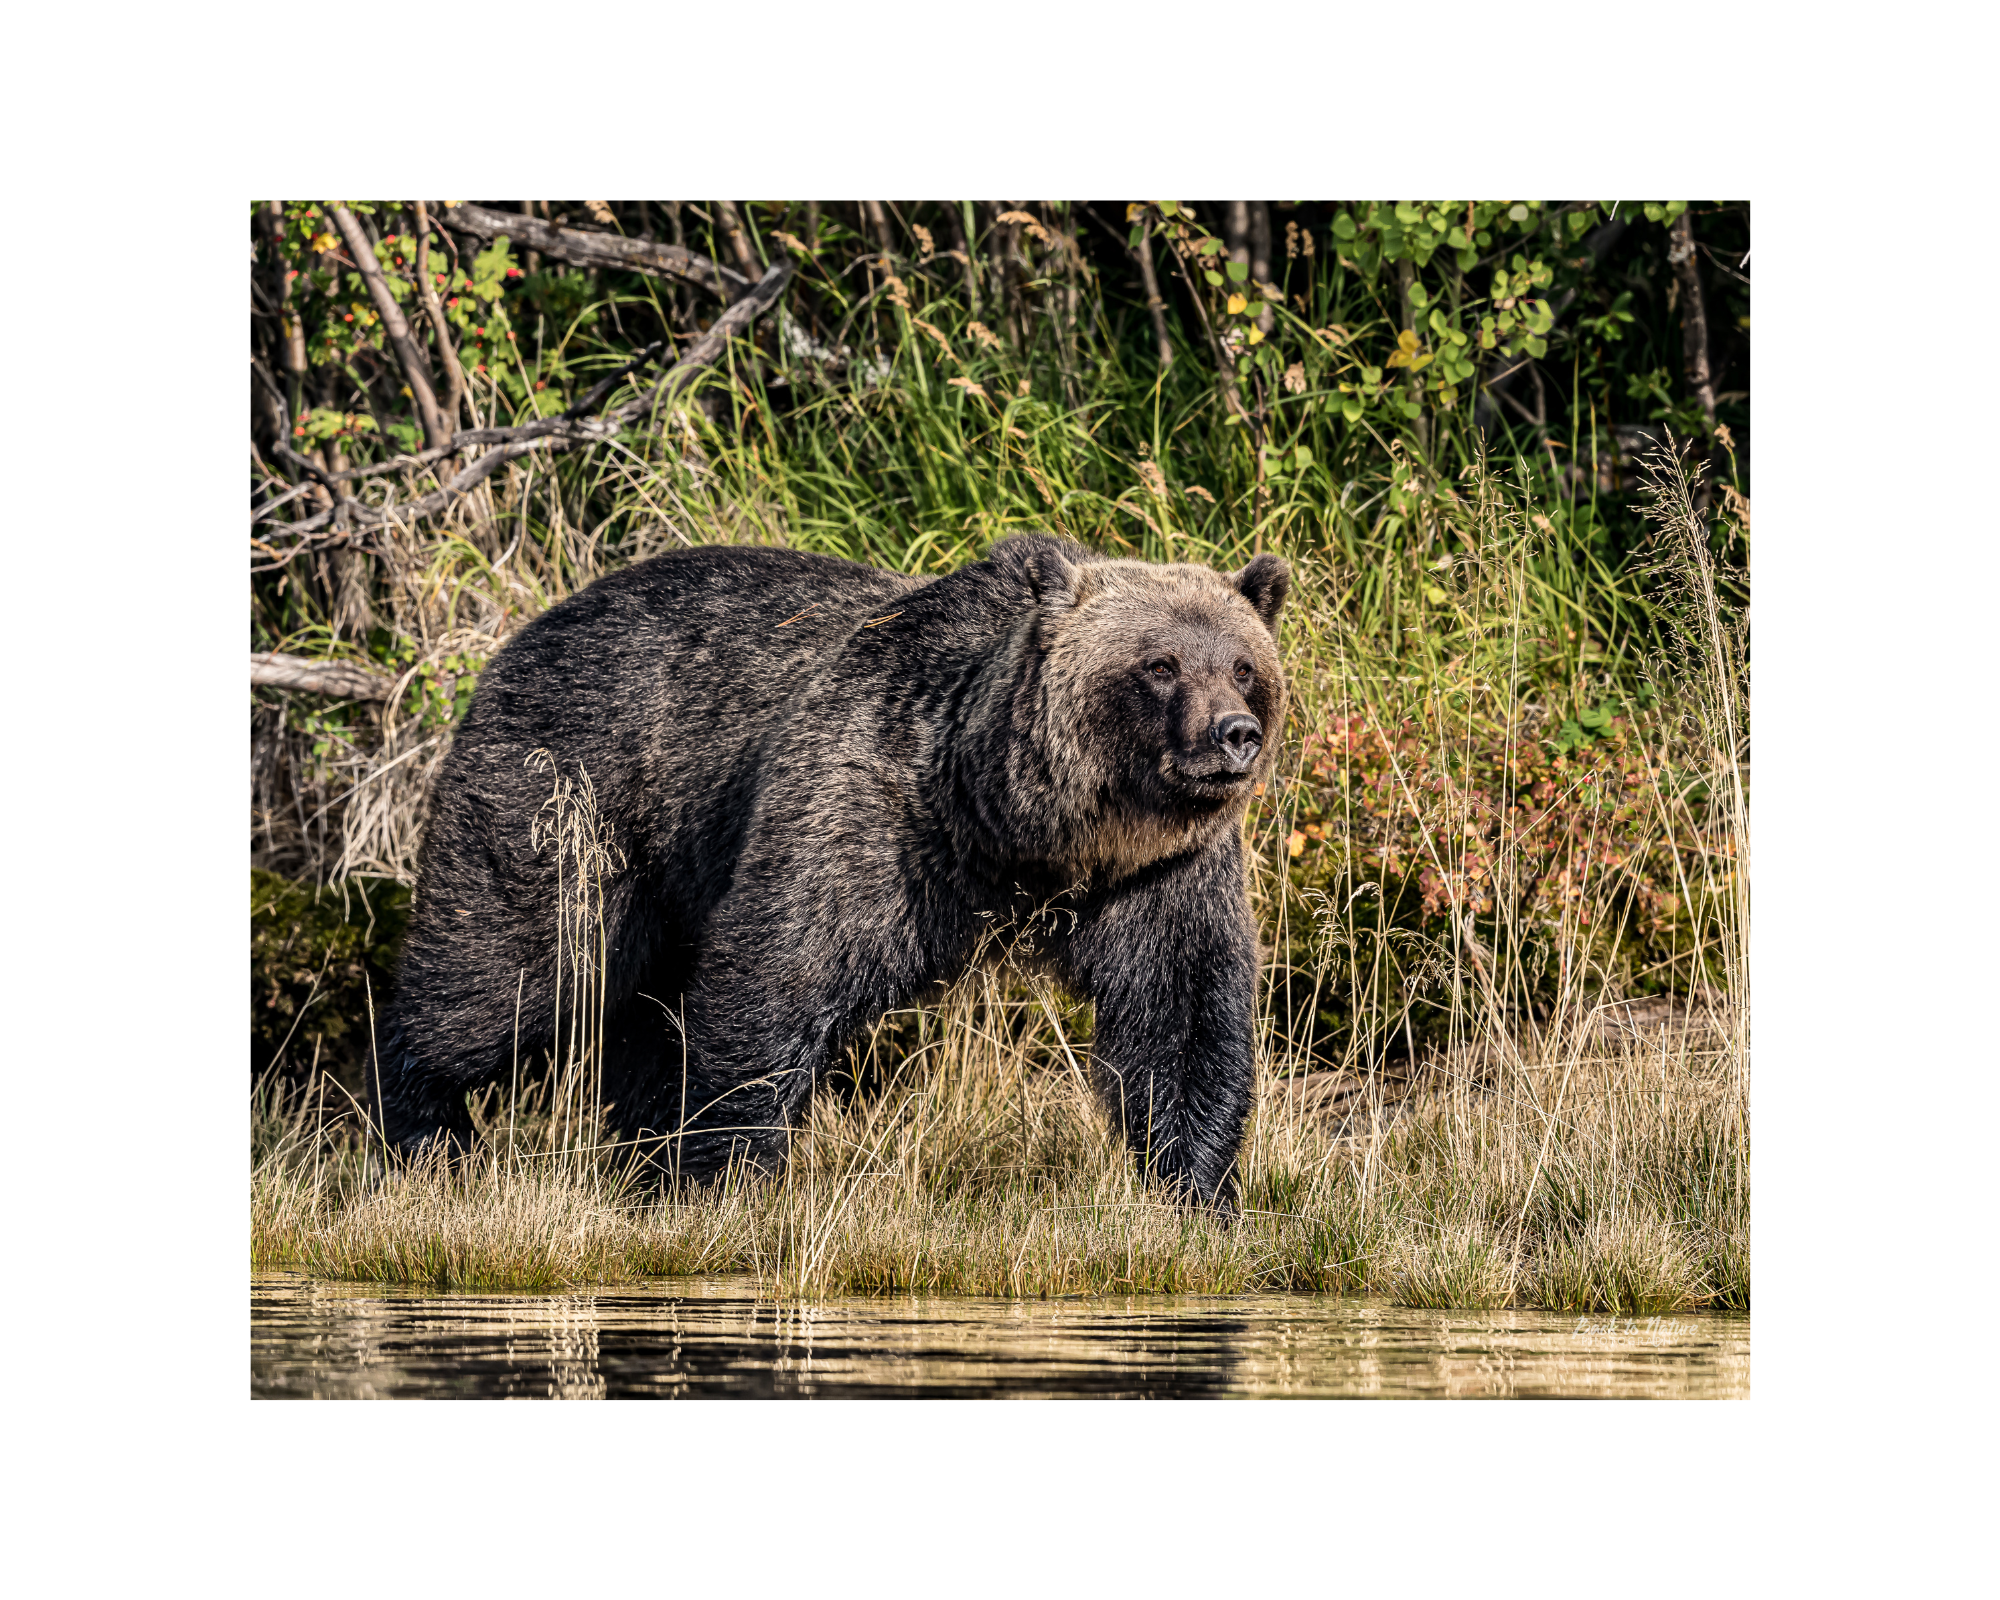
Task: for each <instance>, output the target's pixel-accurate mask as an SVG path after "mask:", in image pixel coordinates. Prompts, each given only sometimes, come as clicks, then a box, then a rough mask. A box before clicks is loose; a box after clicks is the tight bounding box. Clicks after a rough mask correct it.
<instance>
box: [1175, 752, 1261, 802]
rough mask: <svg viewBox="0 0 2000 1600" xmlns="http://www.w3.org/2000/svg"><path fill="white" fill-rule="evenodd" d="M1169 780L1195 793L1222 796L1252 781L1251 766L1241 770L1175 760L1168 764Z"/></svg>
mask: <svg viewBox="0 0 2000 1600" xmlns="http://www.w3.org/2000/svg"><path fill="white" fill-rule="evenodd" d="M1168 780H1169V781H1170V782H1172V783H1174V784H1175V785H1176V786H1177V787H1179V788H1183V789H1190V790H1192V791H1193V792H1194V793H1195V794H1198V795H1202V796H1210V797H1221V796H1225V795H1229V794H1233V793H1234V792H1235V791H1236V790H1238V789H1240V788H1242V787H1243V786H1244V785H1245V784H1247V783H1249V782H1250V768H1248V767H1245V768H1244V769H1243V770H1242V771H1241V772H1237V771H1233V770H1232V769H1230V768H1229V767H1223V766H1218V767H1186V766H1183V765H1181V763H1180V762H1178V761H1174V762H1170V763H1169V764H1168Z"/></svg>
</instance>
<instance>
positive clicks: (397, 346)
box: [326, 205, 451, 450]
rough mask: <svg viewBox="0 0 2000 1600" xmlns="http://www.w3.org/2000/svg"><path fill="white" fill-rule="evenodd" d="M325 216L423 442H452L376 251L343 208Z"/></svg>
mask: <svg viewBox="0 0 2000 1600" xmlns="http://www.w3.org/2000/svg"><path fill="white" fill-rule="evenodd" d="M326 209H327V214H328V215H329V216H330V217H332V218H333V225H334V226H335V227H336V228H338V229H339V230H340V236H341V237H342V238H343V239H345V240H346V241H347V248H348V251H349V253H350V254H351V255H353V257H354V269H355V271H357V272H359V273H360V274H361V281H362V282H363V283H365V284H367V285H368V298H369V299H370V300H372V301H374V302H375V314H376V315H377V316H379V317H380V318H381V319H382V331H383V332H384V333H385V334H387V335H388V339H389V347H390V348H391V349H392V350H394V351H395V352H396V362H397V365H399V366H400V367H401V368H402V369H403V381H404V382H405V383H407V384H408V385H409V386H410V394H411V395H412V396H413V397H414V398H415V400H416V402H417V415H418V416H419V417H420V418H422V419H423V424H424V442H425V443H426V444H428V445H429V446H430V447H431V448H432V449H433V450H435V449H437V448H438V447H439V446H441V445H446V444H449V443H450V442H451V429H450V428H448V427H447V426H445V422H444V419H443V417H441V416H440V415H439V414H438V403H437V395H436V393H435V392H434V391H433V390H432V388H431V376H430V370H429V368H428V367H427V366H426V365H425V362H424V353H423V352H422V351H421V350H419V349H418V348H417V342H416V340H414V339H412V338H411V337H410V325H409V323H408V322H407V321H405V320H404V317H403V308H402V307H401V306H399V305H397V304H396V297H395V295H394V294H392V293H391V292H390V290H389V280H388V279H387V278H385V277H383V276H382V267H381V263H379V262H378V261H377V260H376V259H375V251H374V250H373V248H371V247H370V245H369V243H368V236H367V235H366V234H365V233H363V232H362V231H361V224H360V223H359V222H357V221H356V220H355V219H354V215H353V213H352V212H350V211H349V210H348V209H347V207H346V206H341V205H329V206H328V207H327V208H326Z"/></svg>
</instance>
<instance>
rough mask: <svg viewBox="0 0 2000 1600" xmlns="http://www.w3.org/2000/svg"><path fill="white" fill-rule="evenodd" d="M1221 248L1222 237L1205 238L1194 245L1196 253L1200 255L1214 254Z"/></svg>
mask: <svg viewBox="0 0 2000 1600" xmlns="http://www.w3.org/2000/svg"><path fill="white" fill-rule="evenodd" d="M1221 248H1222V241H1221V240H1220V239H1204V240H1202V241H1201V243H1200V244H1198V245H1196V246H1195V247H1194V253H1195V254H1196V255H1198V256H1212V255H1214V254H1215V252H1216V251H1218V250H1220V249H1221Z"/></svg>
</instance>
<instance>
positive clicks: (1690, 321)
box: [1667, 205, 1715, 512]
mask: <svg viewBox="0 0 2000 1600" xmlns="http://www.w3.org/2000/svg"><path fill="white" fill-rule="evenodd" d="M1667 237H1668V238H1669V239H1670V240H1672V243H1671V244H1670V245H1669V246H1668V249H1667V262H1668V265H1670V266H1671V267H1672V268H1673V269H1674V281H1675V282H1676V283H1677V284H1679V285H1680V291H1681V294H1680V300H1681V359H1682V361H1683V362H1684V363H1685V364H1686V367H1687V381H1688V390H1689V392H1690V393H1691V394H1693V396H1694V397H1695V399H1696V400H1697V401H1698V402H1699V403H1700V405H1701V413H1702V415H1703V416H1704V417H1706V418H1707V419H1708V439H1709V446H1708V449H1709V454H1710V455H1713V454H1714V452H1715V387H1714V385H1713V383H1712V382H1711V381H1710V379H1709V373H1708V306H1707V303H1706V302H1705V301H1704V300H1703V298H1702V292H1701V272H1700V270H1699V265H1698V263H1697V262H1696V261H1695V252H1694V208H1693V206H1692V205H1690V206H1689V207H1688V209H1687V210H1685V211H1683V212H1682V213H1681V214H1680V215H1679V216H1678V217H1676V218H1674V223H1673V226H1672V227H1671V228H1670V229H1668V231H1667ZM1708 493H1709V490H1708V481H1707V480H1706V479H1703V480H1702V482H1701V483H1700V484H1699V485H1697V486H1696V489H1695V502H1696V503H1695V510H1696V511H1698V512H1701V511H1706V510H1707V509H1708Z"/></svg>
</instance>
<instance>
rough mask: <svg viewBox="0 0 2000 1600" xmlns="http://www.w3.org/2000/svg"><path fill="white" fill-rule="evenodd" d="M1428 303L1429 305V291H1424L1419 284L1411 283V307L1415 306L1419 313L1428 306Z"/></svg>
mask: <svg viewBox="0 0 2000 1600" xmlns="http://www.w3.org/2000/svg"><path fill="white" fill-rule="evenodd" d="M1430 303H1431V292H1430V290H1428V289H1426V288H1425V287H1424V286H1423V285H1422V284H1421V283H1413V284H1411V285H1410V304H1411V305H1413V306H1415V307H1416V308H1417V309H1418V310H1419V311H1421V310H1423V308H1424V307H1425V306H1427V305H1429V304H1430Z"/></svg>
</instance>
